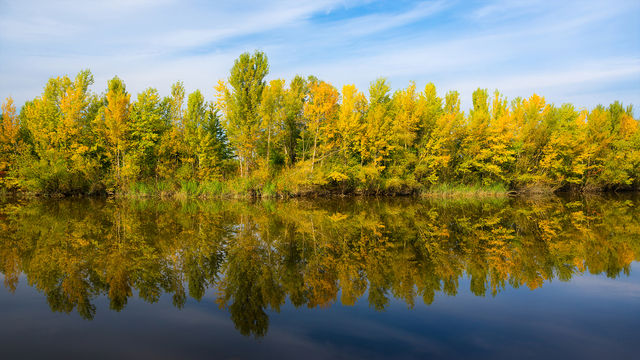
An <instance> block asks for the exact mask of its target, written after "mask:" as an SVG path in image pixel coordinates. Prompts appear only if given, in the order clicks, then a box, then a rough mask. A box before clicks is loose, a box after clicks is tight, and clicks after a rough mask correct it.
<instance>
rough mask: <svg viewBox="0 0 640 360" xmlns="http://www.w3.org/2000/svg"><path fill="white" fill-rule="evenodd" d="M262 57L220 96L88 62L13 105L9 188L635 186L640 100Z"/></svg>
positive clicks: (5, 164)
mask: <svg viewBox="0 0 640 360" xmlns="http://www.w3.org/2000/svg"><path fill="white" fill-rule="evenodd" d="M268 73H269V64H268V60H267V57H266V55H265V54H264V53H263V52H260V51H256V52H254V53H244V54H242V55H240V56H239V57H238V58H237V59H236V60H235V62H234V64H233V67H232V68H231V71H230V74H229V77H228V78H227V79H226V80H221V81H218V83H217V84H214V83H213V82H212V86H214V85H215V94H216V95H215V98H214V99H209V100H207V99H205V98H204V96H203V94H202V92H200V91H199V90H195V91H193V92H191V93H189V94H188V95H187V93H186V90H185V87H184V85H183V83H182V82H176V83H175V84H174V85H173V86H172V87H171V90H170V95H169V96H167V97H161V96H160V94H159V92H158V90H156V89H154V88H147V89H146V90H144V91H142V92H141V93H139V94H137V95H136V96H135V97H132V94H130V93H129V92H127V88H126V85H125V83H124V81H123V80H122V79H120V78H118V77H114V78H113V79H112V80H110V81H109V82H108V84H107V87H106V89H105V90H104V92H102V93H100V94H97V93H95V92H92V90H91V89H90V88H91V86H92V85H93V83H94V79H93V75H92V74H91V72H90V71H88V70H84V71H81V72H80V73H78V74H77V75H76V77H75V78H70V77H69V76H61V77H54V78H51V79H49V81H48V82H47V84H46V86H45V88H44V90H43V92H42V94H41V95H40V96H38V97H36V98H34V99H33V100H30V101H27V102H26V103H25V104H24V106H22V108H21V109H20V110H19V111H17V109H16V106H15V104H14V103H13V100H12V99H11V98H7V99H6V101H4V103H3V104H2V119H1V122H0V149H1V151H0V192H2V193H5V194H6V193H21V194H40V195H54V194H55V195H74V194H110V195H131V196H152V195H153V196H186V197H222V196H235V197H243V196H247V197H290V196H304V195H314V196H315V195H328V194H363V195H367V194H370V195H408V194H434V193H444V194H447V193H456V192H475V193H506V192H508V191H517V192H545V193H551V192H557V191H577V192H592V191H618V190H638V189H640V130H639V129H638V128H639V126H638V123H639V120H638V119H637V118H634V115H633V109H632V106H631V105H629V106H626V107H625V106H624V105H623V104H621V103H620V102H614V103H612V104H610V105H608V106H606V107H605V106H602V105H600V106H596V107H595V108H593V109H590V110H585V109H580V108H576V107H575V106H574V105H571V104H562V105H561V106H556V105H554V104H550V103H547V102H546V101H545V99H544V98H543V97H541V96H538V95H536V94H534V95H532V96H530V97H529V98H515V99H511V100H509V99H507V98H506V97H505V96H504V95H502V94H500V93H499V92H498V91H497V90H496V91H495V92H493V93H490V92H489V91H488V90H487V89H477V90H476V91H474V92H473V94H472V100H473V106H472V108H471V109H469V110H468V111H464V110H463V109H461V105H460V103H461V102H460V94H459V93H458V92H456V91H449V92H447V93H446V94H438V92H437V91H436V88H435V85H434V84H432V83H429V84H427V85H426V86H425V88H424V89H423V90H420V89H418V88H417V87H416V84H415V83H410V84H409V85H408V86H407V87H406V88H404V89H400V90H396V91H392V89H391V87H390V85H389V83H388V82H387V81H386V79H384V78H379V79H377V80H375V81H373V82H371V84H370V87H369V89H368V93H367V94H365V93H364V92H362V91H360V90H358V89H357V88H356V87H355V86H354V85H345V86H343V87H342V89H341V91H339V90H338V89H336V88H335V87H334V86H332V85H331V84H329V83H327V82H325V81H322V80H320V79H318V78H316V77H314V76H307V77H304V76H295V77H294V78H293V79H291V80H290V81H289V82H288V83H287V82H286V81H285V80H283V79H274V80H270V81H267V80H266V77H267V75H268Z"/></svg>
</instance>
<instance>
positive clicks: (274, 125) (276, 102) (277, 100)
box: [258, 79, 286, 166]
mask: <svg viewBox="0 0 640 360" xmlns="http://www.w3.org/2000/svg"><path fill="white" fill-rule="evenodd" d="M285 110H286V109H285V90H284V80H281V79H277V80H271V81H270V82H269V85H267V86H266V87H265V88H264V91H263V92H262V101H261V102H260V108H259V110H258V112H259V114H260V118H261V120H262V126H261V127H262V129H263V130H266V132H267V154H266V162H267V166H269V161H270V156H271V138H272V137H273V136H274V135H276V134H275V132H277V131H278V129H281V128H282V127H283V125H284V124H283V123H284V120H285V116H286V113H285Z"/></svg>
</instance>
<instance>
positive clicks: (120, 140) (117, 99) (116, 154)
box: [97, 76, 131, 185]
mask: <svg viewBox="0 0 640 360" xmlns="http://www.w3.org/2000/svg"><path fill="white" fill-rule="evenodd" d="M130 99H131V95H130V94H128V93H127V91H126V87H125V84H124V82H122V80H120V79H119V78H118V77H117V76H116V77H114V78H113V79H111V80H110V81H109V85H108V88H107V95H106V104H105V105H104V108H103V113H102V116H101V117H99V118H98V124H97V126H98V129H99V131H100V134H101V135H102V137H103V138H104V139H105V142H106V145H107V151H108V153H109V157H110V159H111V166H112V169H113V172H114V175H115V183H116V184H117V185H122V176H121V170H122V168H123V166H124V154H125V150H126V149H125V144H126V139H125V134H126V133H127V131H128V129H129V126H130V124H129V113H130V109H131V104H130Z"/></svg>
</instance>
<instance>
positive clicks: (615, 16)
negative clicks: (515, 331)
mask: <svg viewBox="0 0 640 360" xmlns="http://www.w3.org/2000/svg"><path fill="white" fill-rule="evenodd" d="M255 49H260V50H263V51H265V52H266V53H267V56H268V57H269V62H270V67H271V72H270V74H269V78H270V79H274V78H284V79H291V78H292V77H293V76H294V75H295V74H301V75H310V74H312V75H316V76H317V77H319V78H321V79H323V80H326V81H329V82H331V83H332V84H334V85H335V86H337V87H339V88H340V87H341V86H342V85H344V84H351V83H352V84H355V85H356V86H358V88H360V89H361V90H366V89H367V88H368V86H369V83H370V82H371V81H372V80H374V79H376V78H377V77H381V76H382V77H387V78H388V80H389V81H390V83H391V85H392V87H393V88H394V89H398V88H403V87H405V86H407V85H408V83H409V81H411V80H413V81H415V82H416V84H417V86H418V87H419V88H422V87H424V85H425V84H426V83H427V82H433V83H435V84H436V87H437V89H438V92H439V93H440V94H444V93H445V92H446V91H448V90H458V91H460V93H461V95H462V99H463V107H465V108H468V106H469V105H470V103H471V93H472V91H473V90H474V89H476V88H478V87H483V88H488V89H490V90H494V89H499V90H500V91H501V92H502V93H504V94H505V95H507V96H508V97H509V98H510V99H511V98H514V97H516V96H530V95H531V94H532V93H534V92H535V93H537V94H540V95H542V96H545V97H546V99H547V101H549V102H553V103H556V104H561V103H564V102H572V103H574V104H575V105H576V106H577V107H578V108H591V107H593V106H595V105H597V104H599V103H603V104H608V103H610V102H612V101H614V100H620V101H622V102H623V103H625V104H630V103H633V104H635V105H636V106H638V107H640V1H638V0H630V1H623V0H621V1H617V0H615V1H614V0H609V1H589V0H583V1H570V0H563V1H551V0H548V1H536V0H521V1H518V0H508V1H507V0H493V1H438V0H436V1H423V2H421V1H357V0H356V1H343V0H316V1H295V0H279V1H220V2H219V3H216V2H213V1H204V0H182V1H179V0H159V1H151V0H112V1H82V0H66V1H45V0H34V1H29V0H23V1H7V0H0V79H2V80H1V81H0V97H2V98H5V97H7V96H13V98H14V99H15V101H16V103H17V104H18V105H21V104H22V103H23V102H24V101H25V100H27V99H32V98H34V97H36V96H38V95H39V94H40V93H41V92H42V88H43V86H44V84H45V83H46V81H47V79H48V78H49V77H51V76H55V75H64V74H69V75H71V76H73V75H75V74H76V73H77V72H78V71H79V70H81V69H85V68H89V69H91V71H92V72H93V74H94V77H95V80H96V83H95V85H94V86H93V90H94V91H95V92H97V93H100V92H102V91H104V89H105V88H106V83H107V80H108V79H110V78H112V77H113V76H114V75H118V76H119V77H121V78H122V79H123V80H124V81H125V83H126V84H127V88H128V90H129V91H130V92H132V93H134V94H136V93H137V92H140V91H141V90H143V89H144V88H146V87H148V86H152V87H155V88H157V89H158V90H159V91H160V93H161V94H168V92H169V88H170V85H171V84H172V83H174V82H175V81H177V80H182V81H184V83H185V86H186V88H187V91H188V92H190V91H192V90H195V89H200V90H202V91H203V92H204V94H205V96H207V97H208V98H212V96H213V93H214V92H213V86H214V85H215V83H216V82H217V80H218V79H223V78H226V77H227V75H228V72H229V69H230V68H231V66H232V64H233V60H234V59H235V58H236V57H237V56H238V55H239V54H240V53H242V52H244V51H253V50H255ZM635 113H636V114H638V109H636V111H635Z"/></svg>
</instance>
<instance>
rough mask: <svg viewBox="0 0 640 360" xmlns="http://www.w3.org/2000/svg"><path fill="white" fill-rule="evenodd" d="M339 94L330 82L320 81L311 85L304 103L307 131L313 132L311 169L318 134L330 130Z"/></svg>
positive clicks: (336, 109) (336, 112)
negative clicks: (307, 98) (306, 100)
mask: <svg viewBox="0 0 640 360" xmlns="http://www.w3.org/2000/svg"><path fill="white" fill-rule="evenodd" d="M339 97H340V94H338V91H337V90H336V89H335V88H334V87H333V86H331V85H330V84H328V83H326V82H324V81H321V82H319V83H314V84H312V85H311V88H310V91H309V101H308V102H307V103H306V104H305V105H304V114H305V116H306V117H307V119H308V128H309V131H310V132H311V133H312V134H313V154H312V157H311V171H313V167H314V164H315V162H316V152H317V147H318V135H319V134H320V132H321V130H325V131H327V132H328V131H331V129H332V128H334V127H335V121H336V118H337V116H338V109H339V106H338V100H339Z"/></svg>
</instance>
